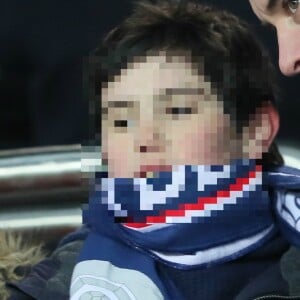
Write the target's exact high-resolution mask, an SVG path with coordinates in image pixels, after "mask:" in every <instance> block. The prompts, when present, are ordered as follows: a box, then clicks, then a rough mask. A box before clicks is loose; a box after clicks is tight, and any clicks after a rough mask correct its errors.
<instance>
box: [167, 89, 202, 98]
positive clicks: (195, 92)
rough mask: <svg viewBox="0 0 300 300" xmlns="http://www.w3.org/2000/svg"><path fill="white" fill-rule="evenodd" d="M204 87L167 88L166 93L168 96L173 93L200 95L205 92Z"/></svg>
mask: <svg viewBox="0 0 300 300" xmlns="http://www.w3.org/2000/svg"><path fill="white" fill-rule="evenodd" d="M203 92H204V89H203V88H167V89H165V91H164V93H165V95H167V96H173V95H199V94H203Z"/></svg>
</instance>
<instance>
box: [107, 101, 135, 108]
mask: <svg viewBox="0 0 300 300" xmlns="http://www.w3.org/2000/svg"><path fill="white" fill-rule="evenodd" d="M133 106H134V101H128V100H123V101H108V107H116V108H123V107H125V108H126V107H133Z"/></svg>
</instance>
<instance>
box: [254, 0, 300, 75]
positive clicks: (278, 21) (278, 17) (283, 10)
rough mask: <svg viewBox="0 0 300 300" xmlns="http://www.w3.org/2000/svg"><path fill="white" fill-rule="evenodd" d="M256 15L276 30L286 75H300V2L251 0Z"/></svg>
mask: <svg viewBox="0 0 300 300" xmlns="http://www.w3.org/2000/svg"><path fill="white" fill-rule="evenodd" d="M249 1H250V4H251V6H252V9H253V11H254V13H255V14H256V15H257V17H258V18H259V19H260V20H261V21H262V22H263V23H268V24H271V25H272V26H274V27H275V28H276V31H277V38H278V46H279V67H280V70H281V72H282V73H283V74H284V75H287V76H292V75H296V74H299V73H300V1H299V0H249Z"/></svg>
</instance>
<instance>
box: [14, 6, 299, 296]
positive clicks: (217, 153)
mask: <svg viewBox="0 0 300 300" xmlns="http://www.w3.org/2000/svg"><path fill="white" fill-rule="evenodd" d="M90 61H91V62H92V64H93V66H94V67H95V72H94V74H93V76H91V77H92V78H93V80H95V83H96V93H98V94H99V93H100V100H101V101H99V99H95V103H93V104H94V107H96V116H97V113H98V112H99V111H101V120H99V118H97V117H96V128H97V129H98V130H99V128H98V126H100V124H101V146H102V150H101V152H102V161H103V165H105V166H106V167H107V170H106V171H105V172H100V170H99V171H97V172H95V181H94V184H93V186H92V190H91V195H90V199H89V205H88V207H87V208H86V209H85V210H84V212H83V217H84V222H85V223H86V226H85V227H83V229H81V230H80V231H79V232H76V233H74V234H72V235H70V236H68V237H66V239H65V240H64V241H63V242H61V244H60V247H59V248H58V249H57V250H56V252H55V253H54V254H53V256H52V258H50V260H48V262H46V264H44V265H43V263H41V264H39V265H37V266H36V268H35V269H34V270H33V272H32V274H31V277H29V279H27V280H26V279H25V281H23V282H21V283H18V284H15V285H11V287H13V286H15V287H18V288H19V290H22V291H24V293H27V294H29V295H31V296H32V297H33V298H34V299H68V298H69V297H70V299H72V300H73V299H151V300H152V299H153V300H156V299H178V300H179V299H205V300H218V299H228V300H232V299H236V300H242V299H245V300H246V299H255V298H257V297H261V296H269V295H274V294H275V295H278V296H280V295H282V296H286V295H290V294H295V293H296V292H297V283H296V284H295V281H294V279H292V280H289V279H290V278H289V277H290V272H289V270H288V268H287V265H288V264H287V263H284V262H287V261H289V259H290V257H291V256H293V257H295V255H296V254H297V252H296V254H293V253H294V252H293V251H294V250H292V251H290V252H287V251H288V249H289V248H290V243H293V244H294V245H296V246H300V238H299V230H300V229H299V224H298V223H297V219H298V218H299V217H298V216H299V211H300V210H299V206H298V202H297V201H298V200H297V197H296V192H295V190H297V189H299V187H300V181H299V179H298V178H299V172H297V171H296V170H292V169H288V168H285V167H281V168H280V167H279V166H280V165H281V164H282V159H281V157H280V154H279V153H278V151H277V148H276V145H275V144H274V138H275V136H276V133H277V131H278V127H279V117H278V114H277V111H276V109H275V104H274V101H275V91H274V79H273V76H272V72H273V71H272V68H271V66H270V63H269V61H268V59H267V56H266V55H265V54H264V52H263V50H262V49H261V47H260V46H259V44H258V43H257V42H256V40H255V39H254V37H253V36H252V34H251V33H250V31H249V30H248V28H247V26H246V25H245V24H244V23H242V22H240V21H239V20H238V19H237V18H236V17H234V16H232V15H231V14H229V13H226V12H221V11H218V10H216V9H213V8H210V7H206V6H201V5H199V4H195V3H189V2H187V3H186V2H180V3H179V4H178V3H177V2H176V3H173V2H171V1H168V2H160V3H158V4H149V3H148V4H147V3H140V4H138V5H137V8H136V10H135V11H134V13H133V14H132V15H131V16H130V17H129V18H127V19H126V20H125V21H124V22H123V23H122V24H120V25H119V26H118V27H116V28H115V29H114V30H113V31H111V33H110V34H109V35H108V36H107V38H106V39H105V42H104V45H103V47H101V48H100V49H99V50H98V51H96V53H95V54H94V56H92V57H91V60H90ZM99 66H100V68H98V67H99ZM98 104H100V105H101V108H100V107H98V106H100V105H98ZM275 166H277V167H275ZM285 238H286V239H288V241H289V242H287V240H286V239H285ZM62 253H64V255H65V256H64V257H65V258H64V259H62V258H61V257H60V255H62ZM51 261H52V263H51ZM53 262H55V263H53ZM45 266H47V267H48V270H47V272H46V273H47V274H41V273H42V270H45ZM44 273H45V272H44ZM71 277H72V278H71ZM62 279H63V281H62ZM32 282H35V283H36V287H34V288H32V287H29V285H30V284H31V285H32ZM69 293H70V294H69ZM19 297H21V296H19ZM11 299H27V298H18V297H17V296H15V297H14V296H12V298H11ZM276 299H278V298H276ZM279 299H280V298H279Z"/></svg>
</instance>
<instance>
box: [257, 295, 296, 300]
mask: <svg viewBox="0 0 300 300" xmlns="http://www.w3.org/2000/svg"><path fill="white" fill-rule="evenodd" d="M268 299H269V300H277V299H279V300H280V299H286V300H300V296H280V295H266V296H261V297H258V298H255V299H253V300H268Z"/></svg>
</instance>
